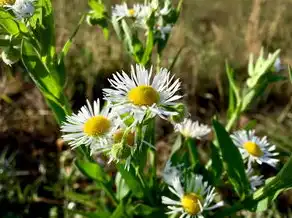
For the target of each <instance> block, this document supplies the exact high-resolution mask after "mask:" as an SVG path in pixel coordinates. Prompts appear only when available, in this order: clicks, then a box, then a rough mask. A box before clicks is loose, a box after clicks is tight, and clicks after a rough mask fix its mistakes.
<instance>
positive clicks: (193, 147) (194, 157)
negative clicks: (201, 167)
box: [185, 138, 200, 169]
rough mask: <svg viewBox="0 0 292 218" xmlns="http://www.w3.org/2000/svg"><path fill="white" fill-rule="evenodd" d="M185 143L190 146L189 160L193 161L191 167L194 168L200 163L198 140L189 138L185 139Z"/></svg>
mask: <svg viewBox="0 0 292 218" xmlns="http://www.w3.org/2000/svg"><path fill="white" fill-rule="evenodd" d="M185 144H186V146H187V148H188V154H189V160H190V163H191V167H192V168H193V169H194V168H195V167H196V165H197V164H199V163H200V160H199V153H198V151H197V146H196V142H195V140H194V139H192V138H189V139H186V140H185Z"/></svg>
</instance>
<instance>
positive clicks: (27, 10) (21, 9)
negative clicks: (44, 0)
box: [4, 0, 35, 20]
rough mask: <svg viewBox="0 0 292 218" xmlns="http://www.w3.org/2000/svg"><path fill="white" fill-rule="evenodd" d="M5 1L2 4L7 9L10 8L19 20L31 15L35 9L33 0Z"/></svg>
mask: <svg viewBox="0 0 292 218" xmlns="http://www.w3.org/2000/svg"><path fill="white" fill-rule="evenodd" d="M7 2H8V4H6V5H4V7H6V8H8V10H12V11H13V13H14V14H15V16H16V18H17V19H19V20H21V19H24V18H29V17H31V16H32V15H33V13H34V11H35V7H34V5H33V3H34V2H35V0H15V1H7ZM11 3H12V4H11Z"/></svg>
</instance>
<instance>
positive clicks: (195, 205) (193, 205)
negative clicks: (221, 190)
mask: <svg viewBox="0 0 292 218" xmlns="http://www.w3.org/2000/svg"><path fill="white" fill-rule="evenodd" d="M201 201H202V199H201V196H199V195H197V194H195V193H189V194H186V195H184V196H183V197H182V199H181V204H182V206H183V208H184V210H185V211H186V212H187V213H188V214H190V215H196V214H198V213H199V212H200V211H201V206H200V204H201Z"/></svg>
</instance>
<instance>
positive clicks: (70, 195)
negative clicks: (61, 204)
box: [64, 191, 96, 208]
mask: <svg viewBox="0 0 292 218" xmlns="http://www.w3.org/2000/svg"><path fill="white" fill-rule="evenodd" d="M64 195H65V197H66V198H67V199H69V200H71V201H75V202H78V203H80V204H83V205H85V206H87V207H90V208H96V202H94V201H93V200H92V197H91V196H90V195H87V194H80V193H76V192H70V191H68V192H67V191H65V192H64Z"/></svg>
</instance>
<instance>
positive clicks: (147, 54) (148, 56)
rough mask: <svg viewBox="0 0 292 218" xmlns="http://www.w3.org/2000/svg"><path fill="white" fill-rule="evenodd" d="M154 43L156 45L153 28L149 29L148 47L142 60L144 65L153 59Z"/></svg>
mask: <svg viewBox="0 0 292 218" xmlns="http://www.w3.org/2000/svg"><path fill="white" fill-rule="evenodd" d="M153 45H154V34H153V30H149V31H148V36H147V41H146V48H145V50H144V54H143V57H142V61H141V63H142V64H143V65H146V64H147V63H148V62H149V60H150V59H151V54H152V50H153Z"/></svg>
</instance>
